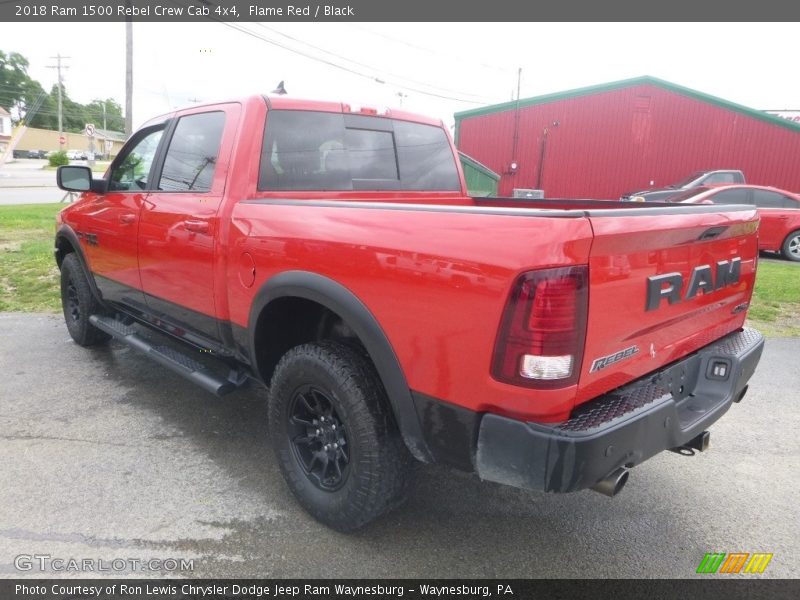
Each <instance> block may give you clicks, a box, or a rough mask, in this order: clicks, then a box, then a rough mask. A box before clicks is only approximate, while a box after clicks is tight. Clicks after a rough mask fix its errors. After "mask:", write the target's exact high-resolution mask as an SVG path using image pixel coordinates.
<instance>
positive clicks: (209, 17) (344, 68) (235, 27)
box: [167, 0, 485, 104]
mask: <svg viewBox="0 0 800 600" xmlns="http://www.w3.org/2000/svg"><path fill="white" fill-rule="evenodd" d="M167 1H168V2H169V3H170V4H173V5H175V6H181V7H184V8H186V7H187V6H188V5H186V4H183V3H181V2H176V1H175V0H167ZM209 4H210V5H213V3H210V2H209ZM204 18H205V19H206V20H208V21H214V22H217V23H221V24H222V25H225V26H226V27H230V28H231V29H233V30H235V31H238V32H240V33H244V34H245V35H248V36H250V37H253V38H255V39H257V40H260V41H262V42H265V43H267V44H270V45H272V46H276V47H278V48H281V49H283V50H286V51H288V52H292V53H293V54H297V55H299V56H302V57H304V58H307V59H309V60H313V61H316V62H319V63H322V64H325V65H328V66H329V67H333V68H334V69H339V70H340V71H345V72H347V73H351V74H352V75H356V76H358V77H362V78H364V79H368V80H370V81H377V82H379V83H390V84H391V85H394V86H396V87H400V88H403V89H406V90H410V91H413V92H417V93H418V94H422V95H425V96H431V97H434V98H442V99H444V100H455V101H456V102H464V103H465V104H484V103H485V102H484V101H477V100H469V99H466V98H458V97H456V96H451V95H446V94H438V93H434V92H430V91H426V90H422V89H419V88H417V87H413V86H410V85H406V84H402V83H398V82H396V81H384V80H381V79H380V78H378V77H376V76H374V75H369V74H367V73H363V72H361V71H358V70H356V69H353V68H350V67H347V66H345V65H341V64H338V63H335V62H332V61H330V60H327V59H325V58H323V57H321V56H315V55H313V54H309V53H307V52H303V51H302V50H298V49H296V48H291V47H289V46H286V45H285V44H281V43H280V42H277V41H275V40H272V39H270V38H267V37H264V36H263V35H260V34H258V33H256V32H254V31H251V30H249V29H247V28H245V27H242V26H240V25H238V24H236V23H229V22H227V21H223V20H221V19H218V18H216V17H214V16H212V15H207V16H205V17H204ZM345 60H346V59H345ZM351 62H352V61H351Z"/></svg>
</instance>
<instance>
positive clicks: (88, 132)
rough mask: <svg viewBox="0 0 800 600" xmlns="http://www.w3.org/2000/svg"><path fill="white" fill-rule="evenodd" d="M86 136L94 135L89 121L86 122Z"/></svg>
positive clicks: (92, 126)
mask: <svg viewBox="0 0 800 600" xmlns="http://www.w3.org/2000/svg"><path fill="white" fill-rule="evenodd" d="M86 137H94V125H92V124H91V123H87V124H86Z"/></svg>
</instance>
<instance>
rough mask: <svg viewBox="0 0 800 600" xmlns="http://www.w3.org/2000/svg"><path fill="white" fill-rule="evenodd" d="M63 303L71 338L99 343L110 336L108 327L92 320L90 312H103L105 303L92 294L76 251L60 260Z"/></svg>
mask: <svg viewBox="0 0 800 600" xmlns="http://www.w3.org/2000/svg"><path fill="white" fill-rule="evenodd" d="M61 306H62V308H63V309H64V321H65V322H66V324H67V330H68V331H69V334H70V336H72V339H73V340H75V343H76V344H78V345H79V346H96V345H98V344H102V343H105V342H107V341H108V340H109V339H111V336H110V335H108V334H107V333H106V332H105V331H101V330H99V329H97V327H95V326H94V325H92V324H91V323H90V322H89V316H90V315H93V314H97V313H102V306H101V305H100V303H99V302H98V301H97V298H95V296H94V294H92V289H91V288H90V287H89V282H88V280H87V279H86V273H85V272H84V270H83V267H82V266H81V263H80V260H78V257H77V256H75V254H74V253H70V254H67V255H66V256H65V257H64V260H63V262H62V263H61Z"/></svg>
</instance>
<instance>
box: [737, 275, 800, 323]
mask: <svg viewBox="0 0 800 600" xmlns="http://www.w3.org/2000/svg"><path fill="white" fill-rule="evenodd" d="M748 319H749V321H750V324H751V325H752V326H753V327H755V328H756V329H758V330H760V331H761V332H762V333H763V334H764V335H768V336H794V335H800V264H797V263H791V262H789V261H780V262H778V261H772V260H770V261H766V260H760V261H759V263H758V274H757V275H756V289H755V291H754V292H753V302H752V304H751V305H750V312H749V313H748Z"/></svg>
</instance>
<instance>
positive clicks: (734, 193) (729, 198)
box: [709, 188, 751, 204]
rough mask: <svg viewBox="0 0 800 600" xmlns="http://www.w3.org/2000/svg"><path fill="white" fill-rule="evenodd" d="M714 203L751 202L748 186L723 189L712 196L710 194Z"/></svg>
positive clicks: (710, 198)
mask: <svg viewBox="0 0 800 600" xmlns="http://www.w3.org/2000/svg"><path fill="white" fill-rule="evenodd" d="M709 200H711V201H712V202H713V203H714V204H751V202H750V200H749V198H748V194H747V188H734V189H731V190H722V191H721V192H718V193H716V194H714V195H712V196H709Z"/></svg>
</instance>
